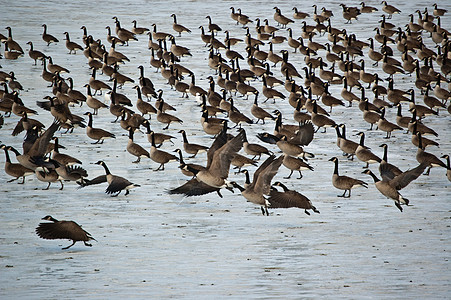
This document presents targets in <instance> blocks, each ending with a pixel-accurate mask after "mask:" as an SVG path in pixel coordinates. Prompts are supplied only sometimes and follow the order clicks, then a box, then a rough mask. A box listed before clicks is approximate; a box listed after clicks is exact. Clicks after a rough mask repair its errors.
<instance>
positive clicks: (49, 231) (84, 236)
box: [36, 216, 97, 250]
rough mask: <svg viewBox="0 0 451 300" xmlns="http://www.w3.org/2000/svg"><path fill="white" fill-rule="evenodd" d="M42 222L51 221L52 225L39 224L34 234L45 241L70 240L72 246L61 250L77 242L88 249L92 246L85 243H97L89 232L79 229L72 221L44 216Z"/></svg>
mask: <svg viewBox="0 0 451 300" xmlns="http://www.w3.org/2000/svg"><path fill="white" fill-rule="evenodd" d="M42 220H46V221H51V222H52V223H39V225H38V227H37V228H36V234H37V235H38V236H39V237H40V238H43V239H46V240H55V239H67V240H72V244H71V245H69V246H67V247H64V248H62V249H63V250H66V249H69V248H70V247H72V246H73V245H75V243H76V242H78V241H82V242H83V243H84V244H85V246H88V247H92V245H91V244H88V243H87V242H89V241H90V240H94V241H97V240H96V239H95V238H93V237H92V236H91V234H90V233H89V232H87V231H86V230H84V229H83V228H81V226H80V225H78V224H77V223H75V222H74V221H58V220H56V219H54V218H53V217H51V216H45V217H44V218H42Z"/></svg>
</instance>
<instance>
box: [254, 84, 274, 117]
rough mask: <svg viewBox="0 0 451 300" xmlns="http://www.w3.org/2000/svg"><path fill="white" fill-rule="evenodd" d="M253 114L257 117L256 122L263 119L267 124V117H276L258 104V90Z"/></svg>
mask: <svg viewBox="0 0 451 300" xmlns="http://www.w3.org/2000/svg"><path fill="white" fill-rule="evenodd" d="M251 114H252V115H253V116H254V117H255V118H257V122H255V123H258V121H260V120H262V123H263V124H265V119H271V120H275V119H276V118H274V117H273V116H272V115H271V114H270V113H269V112H267V111H266V110H264V109H263V108H261V107H259V106H258V91H257V92H256V93H255V99H254V104H253V105H252V107H251Z"/></svg>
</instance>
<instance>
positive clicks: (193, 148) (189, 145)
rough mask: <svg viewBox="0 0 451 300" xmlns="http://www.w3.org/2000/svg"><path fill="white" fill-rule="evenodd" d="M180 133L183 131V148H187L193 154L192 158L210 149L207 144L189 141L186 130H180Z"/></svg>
mask: <svg viewBox="0 0 451 300" xmlns="http://www.w3.org/2000/svg"><path fill="white" fill-rule="evenodd" d="M179 133H181V134H182V137H183V149H184V150H185V152H186V153H188V154H191V155H192V156H191V158H194V157H196V155H197V154H198V153H201V152H205V151H207V150H208V147H206V146H202V145H199V144H193V143H189V142H188V138H187V137H186V132H185V130H180V131H179Z"/></svg>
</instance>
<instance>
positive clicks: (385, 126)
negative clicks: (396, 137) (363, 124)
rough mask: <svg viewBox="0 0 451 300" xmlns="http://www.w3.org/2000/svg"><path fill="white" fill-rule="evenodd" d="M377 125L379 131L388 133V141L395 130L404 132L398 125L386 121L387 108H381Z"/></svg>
mask: <svg viewBox="0 0 451 300" xmlns="http://www.w3.org/2000/svg"><path fill="white" fill-rule="evenodd" d="M376 124H377V128H378V129H380V130H382V131H385V132H386V133H387V135H386V136H385V138H386V139H389V138H390V137H391V133H392V131H393V130H402V128H401V127H399V126H398V125H396V124H394V123H392V122H389V121H387V120H386V119H385V107H382V108H381V114H380V116H379V120H378V121H377V123H376Z"/></svg>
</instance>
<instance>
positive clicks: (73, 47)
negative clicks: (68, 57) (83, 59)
mask: <svg viewBox="0 0 451 300" xmlns="http://www.w3.org/2000/svg"><path fill="white" fill-rule="evenodd" d="M63 34H64V35H66V37H65V40H66V48H67V50H69V54H72V51H73V52H74V54H77V50H80V51H83V47H82V46H80V45H79V44H77V43H76V42H73V41H71V40H70V37H69V33H68V32H67V31H66V32H64V33H63Z"/></svg>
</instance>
